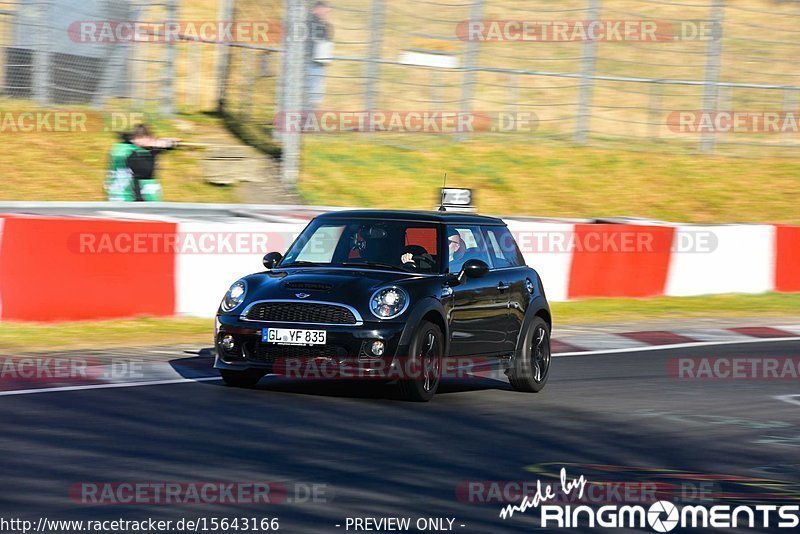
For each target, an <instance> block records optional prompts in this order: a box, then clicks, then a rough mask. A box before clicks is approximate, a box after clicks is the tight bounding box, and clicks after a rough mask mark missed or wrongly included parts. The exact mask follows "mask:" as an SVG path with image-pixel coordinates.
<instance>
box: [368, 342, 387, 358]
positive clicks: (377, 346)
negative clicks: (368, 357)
mask: <svg viewBox="0 0 800 534" xmlns="http://www.w3.org/2000/svg"><path fill="white" fill-rule="evenodd" d="M370 350H371V351H372V354H374V355H375V356H383V353H384V352H386V344H385V343H384V342H383V341H376V342H375V343H373V344H372V347H370Z"/></svg>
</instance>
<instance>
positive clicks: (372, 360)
mask: <svg viewBox="0 0 800 534" xmlns="http://www.w3.org/2000/svg"><path fill="white" fill-rule="evenodd" d="M405 327H406V324H405V323H404V322H399V323H397V322H385V323H382V322H380V321H372V322H365V323H364V324H363V325H361V326H344V325H342V326H327V325H326V326H321V325H315V324H306V323H302V324H301V323H278V322H269V323H266V322H250V321H242V320H241V319H240V318H239V317H238V316H236V317H234V316H228V315H218V316H217V328H216V333H215V340H214V342H215V347H216V353H217V356H216V359H215V362H214V367H215V368H216V369H224V370H229V371H247V370H257V371H263V372H264V373H265V374H279V375H287V376H290V377H295V378H366V379H369V378H376V379H379V378H383V377H387V376H390V375H391V372H390V371H391V369H392V368H393V367H394V366H396V365H397V363H398V358H399V355H401V354H405V353H406V350H407V347H401V346H400V340H401V338H402V336H403V331H404V330H405ZM265 328H291V329H303V330H325V331H326V332H327V344H326V345H325V346H322V347H293V346H278V345H267V344H264V343H262V342H261V339H262V331H263V329H265ZM226 335H230V336H233V338H234V348H233V350H231V351H226V350H225V349H224V348H223V347H222V346H221V344H220V342H221V340H222V338H223V336H226ZM375 341H383V342H384V343H385V346H386V348H385V352H384V354H383V355H382V356H381V357H376V356H374V355H372V353H371V352H370V350H369V347H370V346H371V345H372V343H373V342H375Z"/></svg>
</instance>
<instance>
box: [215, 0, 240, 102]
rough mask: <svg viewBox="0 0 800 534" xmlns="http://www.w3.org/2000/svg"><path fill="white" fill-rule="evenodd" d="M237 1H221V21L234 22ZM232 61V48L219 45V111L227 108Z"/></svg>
mask: <svg viewBox="0 0 800 534" xmlns="http://www.w3.org/2000/svg"><path fill="white" fill-rule="evenodd" d="M235 1H236V0H219V20H220V21H225V22H228V21H231V22H232V21H233V20H234V17H235V16H236V15H235V9H236V5H235ZM230 60H231V52H230V48H229V47H228V45H227V44H226V43H219V44H218V45H217V69H216V70H217V95H216V96H217V111H222V110H223V108H224V107H225V94H226V91H227V87H228V64H229V63H230Z"/></svg>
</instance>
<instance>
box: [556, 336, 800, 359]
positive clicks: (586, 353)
mask: <svg viewBox="0 0 800 534" xmlns="http://www.w3.org/2000/svg"><path fill="white" fill-rule="evenodd" d="M775 341H798V342H800V337H772V338H767V337H765V338H755V339H735V340H734V339H732V340H730V341H698V342H695V343H677V344H674V345H651V346H648V347H641V348H638V347H633V348H627V349H607V350H592V351H583V352H561V353H558V354H553V357H554V358H562V357H565V356H595V355H598V354H624V353H628V352H651V351H656V350H670V349H689V348H693V347H713V346H717V345H748V344H751V343H772V342H775Z"/></svg>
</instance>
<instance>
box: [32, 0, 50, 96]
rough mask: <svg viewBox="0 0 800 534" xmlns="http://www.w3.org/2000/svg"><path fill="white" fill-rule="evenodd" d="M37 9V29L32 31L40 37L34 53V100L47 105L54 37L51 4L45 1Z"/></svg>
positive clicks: (35, 7) (35, 19) (35, 18)
mask: <svg viewBox="0 0 800 534" xmlns="http://www.w3.org/2000/svg"><path fill="white" fill-rule="evenodd" d="M34 9H36V17H34V21H35V25H36V27H35V28H32V29H31V31H33V32H36V33H37V34H38V35H39V39H38V43H39V46H38V47H37V50H34V53H33V88H32V91H31V92H32V94H33V99H34V101H35V102H36V103H38V104H42V105H47V104H49V103H50V96H51V95H50V86H51V83H50V76H51V73H52V69H51V68H50V67H51V61H52V58H51V53H52V48H51V46H50V41H51V38H52V35H53V28H51V27H50V2H48V1H43V2H41V3H40V4H39V5H38V6H36V5H35V6H34Z"/></svg>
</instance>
